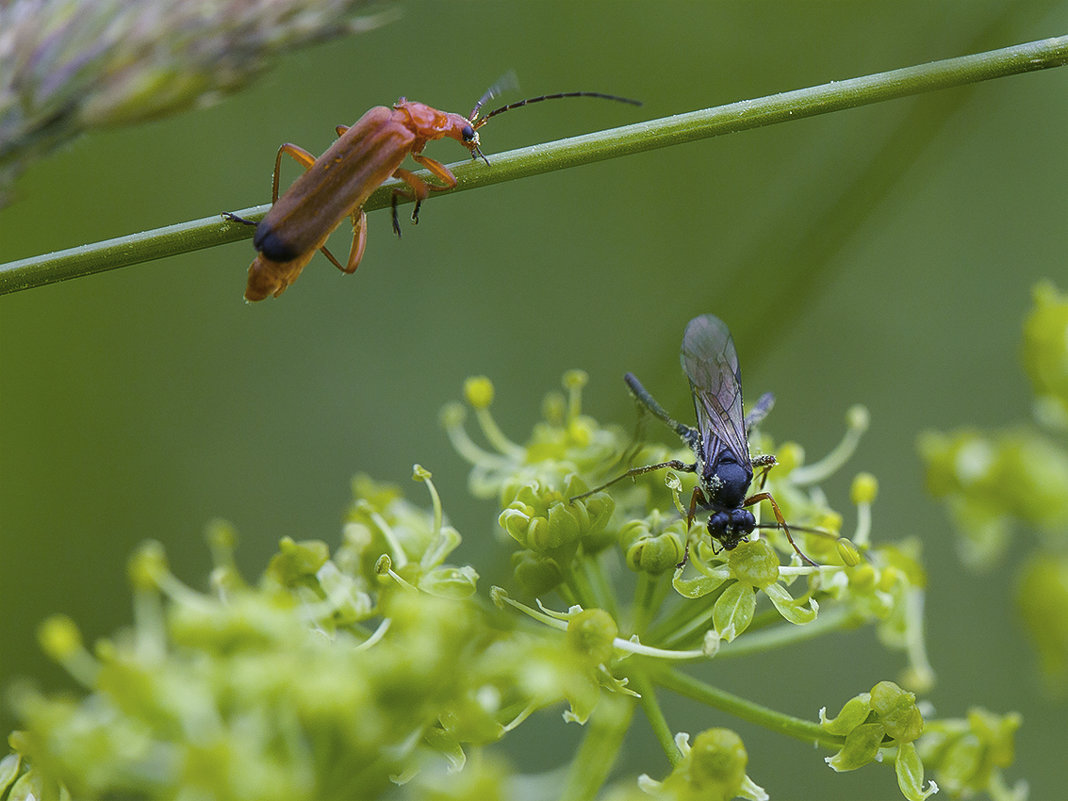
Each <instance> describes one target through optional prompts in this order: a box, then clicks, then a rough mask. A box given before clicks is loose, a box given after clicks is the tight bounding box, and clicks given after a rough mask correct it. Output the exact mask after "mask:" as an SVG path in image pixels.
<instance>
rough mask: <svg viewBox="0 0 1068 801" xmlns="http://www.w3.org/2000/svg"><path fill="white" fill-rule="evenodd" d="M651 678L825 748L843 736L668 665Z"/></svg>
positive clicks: (771, 728) (742, 716)
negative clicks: (734, 693) (707, 682)
mask: <svg viewBox="0 0 1068 801" xmlns="http://www.w3.org/2000/svg"><path fill="white" fill-rule="evenodd" d="M652 680H653V681H654V682H655V683H656V684H657V685H659V686H660V687H664V688H665V689H668V690H673V691H674V692H677V693H678V694H679V695H682V696H685V697H686V698H692V699H693V700H695V701H699V702H700V703H702V704H707V705H708V706H711V707H714V708H715V709H720V710H722V711H724V712H729V713H730V714H732V715H734V716H735V717H739V718H741V719H742V720H747V721H749V722H750V723H756V724H758V725H760V726H764V727H765V728H767V729H770V730H772V731H777V732H779V733H780V734H786V735H788V736H790V737H796V738H797V739H799V740H804V741H805V742H809V743H818V744H819V745H822V746H826V747H828V748H841V747H842V742H843V739H842V738H841V737H839V736H836V735H833V734H830V733H829V732H827V731H825V730H824V729H822V728H821V727H820V725H819V724H818V723H815V722H813V721H810V720H802V719H801V718H795V717H793V716H792V715H787V714H784V713H782V712H777V711H775V710H774V709H769V708H768V707H766V706H761V705H760V704H757V703H754V702H753V701H750V700H749V699H747V698H742V697H740V696H737V695H733V694H732V693H729V692H726V691H725V690H721V689H719V688H718V687H713V686H712V685H711V684H706V683H705V682H703V681H701V680H700V679H695V678H694V677H693V676H690V675H688V674H686V673H683V672H681V671H678V670H674V669H671V668H666V669H660V670H657V671H656V672H655V673H654V674H653V676H652Z"/></svg>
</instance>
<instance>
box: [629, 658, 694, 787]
mask: <svg viewBox="0 0 1068 801" xmlns="http://www.w3.org/2000/svg"><path fill="white" fill-rule="evenodd" d="M625 675H626V676H627V678H628V679H629V680H630V687H631V688H632V689H634V690H635V691H636V692H638V693H640V694H641V699H640V700H639V703H640V704H641V706H642V711H643V712H645V717H646V718H647V719H648V720H649V725H650V726H652V727H653V734H654V735H656V739H657V741H658V742H659V743H660V747H661V748H663V749H664V753H665V754H666V755H667V758H668V761H669V762H670V763H671V765H672V767H674V766H675V765H677V764H679V762H680V761H681V760H682V753H681V752H680V751H679V747H678V746H677V745H676V744H675V736H674V735H673V734H672V732H671V726H670V725H669V724H668V722H667V718H666V717H664V710H663V709H662V708H661V707H660V702H659V701H658V700H657V698H656V688H655V687H654V686H653V683H652V682H651V681H649V677H648V676H647V675H646V674H645V671H643V670H626V671H625Z"/></svg>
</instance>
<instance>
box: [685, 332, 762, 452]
mask: <svg viewBox="0 0 1068 801" xmlns="http://www.w3.org/2000/svg"><path fill="white" fill-rule="evenodd" d="M679 360H680V361H681V362H682V369H683V370H685V371H686V376H687V377H688V378H689V379H690V390H691V392H692V393H693V405H694V410H695V411H696V412H697V428H698V429H699V430H700V432H701V441H702V442H701V444H702V448H703V451H704V452H703V454H702V455H703V457H704V463H705V464H706V465H714V464H715V463H716V461H717V459H718V457H719V454H720V452H721V451H722V450H723V447H724V446H726V447H728V448H730V449H731V451H732V452H733V453H734V456H735V458H737V460H738V462H739V463H740V464H742V465H744V466H745V467H747V468H749V469H750V470H751V469H752V463H751V461H750V458H749V445H748V441H747V437H746V431H745V413H744V412H743V411H742V377H741V373H740V372H739V370H738V354H737V352H736V351H735V350H734V339H733V338H732V337H731V332H730V331H729V330H727V325H726V324H725V323H724V322H723V321H722V320H720V319H719V318H718V317H716V316H715V315H712V314H702V315H701V316H700V317H695V318H693V319H692V320H690V322H689V324H688V325H687V326H686V333H685V334H684V335H683V337H682V352H681V353H680V355H679Z"/></svg>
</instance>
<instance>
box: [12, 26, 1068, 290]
mask: <svg viewBox="0 0 1068 801" xmlns="http://www.w3.org/2000/svg"><path fill="white" fill-rule="evenodd" d="M1066 63H1068V36H1060V37H1055V38H1050V39H1043V40H1040V41H1036V42H1028V43H1026V44H1020V45H1014V46H1012V47H1006V48H1002V49H1000V50H991V51H987V52H984V53H979V54H976V55H970V56H962V57H959V58H951V59H945V60H943V61H933V62H930V63H928V64H922V65H919V66H913V67H906V68H904V69H898V70H892V71H890V72H881V73H876V74H874V75H867V76H864V77H860V78H852V79H849V80H845V81H837V82H833V83H829V84H824V85H822V86H815V87H810V88H807V89H799V90H795V91H792V92H783V93H781V94H777V95H771V96H768V97H763V98H758V99H755V100H744V101H740V102H737V103H730V104H728V105H725V106H718V107H715V108H709V109H704V110H701V111H694V112H690V113H687V114H677V115H675V116H673V117H664V118H661V119H656V120H649V121H648V122H641V123H636V124H634V125H627V126H623V127H621V128H614V129H611V130H608V131H600V132H597V133H592V134H586V135H584V136H575V137H571V138H569V139H561V140H559V141H556V142H550V143H547V144H542V145H534V146H532V147H526V148H521V149H519V150H512V151H509V152H507V153H500V154H497V155H495V156H493V157H492V160H491V164H490V166H488V167H487V166H486V165H485V164H482V163H479V162H466V163H463V164H457V165H451V168H452V170H453V172H454V173H455V175H456V178H457V182H458V185H457V187H456V189H455V190H454V191H462V190H465V189H474V188H476V187H480V186H489V185H490V184H495V183H499V182H502V181H510V180H513V179H515V178H522V177H526V176H530V175H536V174H539V173H543V172H550V171H553V170H560V169H564V168H566V167H575V166H578V165H580V164H588V163H591V162H594V161H600V160H603V159H609V158H615V157H617V156H625V155H630V154H632V153H640V152H643V151H646V150H652V149H654V148H659V147H666V146H668V145H676V144H680V143H682V142H690V141H693V140H696V139H704V138H708V137H712V136H718V135H720V134H725V133H733V132H736V131H744V130H749V129H751V128H759V127H762V126H764V125H772V124H774V123H778V122H785V121H787V120H794V119H802V118H805V117H811V116H815V115H817V114H825V113H827V112H831V111H840V110H842V109H847V108H856V107H858V106H863V105H867V104H870V103H878V102H882V101H885V100H892V99H894V98H898V97H906V96H908V95H915V94H920V93H923V92H929V91H933V90H936V89H946V88H949V87H953V86H963V85H965V84H969V83H975V82H978V81H984V80H989V79H991V78H999V77H1003V76H1006V75H1015V74H1018V73H1022V72H1031V71H1035V70H1041V69H1047V68H1050V67H1059V66H1063V65H1064V64H1066ZM419 174H420V175H421V177H428V174H427V173H426V172H425V171H423V172H421V173H419ZM398 185H399V182H398V181H395V180H390V181H387V182H386V183H385V184H384V185H383V186H382V187H380V188H379V190H378V191H376V192H375V193H374V194H372V195H371V197H370V198H369V199H368V200H367V203H366V204H365V205H364V208H365V209H366V210H367V211H373V210H375V209H381V208H384V207H385V206H387V205H388V204H389V201H390V195H391V192H392V190H393V189H394V188H395V187H397V186H398ZM267 208H268V207H267V206H257V207H252V208H248V209H241V210H239V211H238V212H236V213H237V214H238V215H239V216H241V217H244V218H246V219H251V220H257V219H259V218H260V217H262V215H263V214H265V213H266V211H267ZM251 235H252V229H251V227H249V226H246V225H242V224H240V223H234V222H230V221H228V220H226V219H224V218H222V217H221V216H219V215H212V216H211V217H205V218H203V219H200V220H194V221H192V222H188V223H181V224H178V225H171V226H167V227H165V228H159V229H155V230H152V231H145V232H142V233H138V234H131V235H130V236H124V237H119V238H118V239H110V240H106V241H104V242H98V243H96V244H92V245H84V246H81V247H77V248H72V249H69V250H63V251H57V252H55V253H50V254H46V255H43V256H34V257H31V258H28V259H21V260H19V261H14V262H10V263H8V264H4V265H0V294H5V293H8V292H17V291H19V290H22V289H29V288H32V287H37V286H44V285H45V284H50V283H54V282H56V281H63V280H66V279H68V278H77V277H80V276H84V275H91V274H94V273H98V272H104V271H105V270H112V269H115V268H117V267H125V266H128V265H131V264H138V263H141V262H145V261H150V260H152V259H157V258H161V257H163V256H171V255H175V254H178V253H186V252H189V251H193V250H199V249H201V248H206V247H211V246H213V245H219V244H225V243H228V242H234V241H237V240H240V239H245V238H247V237H249V236H251Z"/></svg>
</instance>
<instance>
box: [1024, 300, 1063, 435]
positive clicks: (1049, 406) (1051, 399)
mask: <svg viewBox="0 0 1068 801" xmlns="http://www.w3.org/2000/svg"><path fill="white" fill-rule="evenodd" d="M1032 296H1033V298H1034V304H1035V307H1034V309H1032V310H1031V314H1030V315H1029V316H1028V317H1027V319H1026V320H1025V321H1024V331H1023V333H1024V339H1023V349H1022V361H1023V364H1024V369H1025V370H1026V371H1027V375H1028V377H1029V378H1030V379H1031V387H1032V389H1033V390H1034V392H1035V395H1036V398H1037V401H1038V404H1039V406H1038V408H1039V410H1040V414H1041V418H1042V420H1043V422H1046V423H1047V424H1049V425H1050V426H1051V427H1057V428H1060V429H1061V430H1065V429H1068V295H1065V294H1064V293H1063V292H1059V291H1058V290H1057V288H1056V287H1055V286H1054V285H1053V284H1052V283H1051V282H1049V281H1043V282H1041V283H1039V284H1037V285H1036V286H1035V288H1034V290H1033V291H1032Z"/></svg>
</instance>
